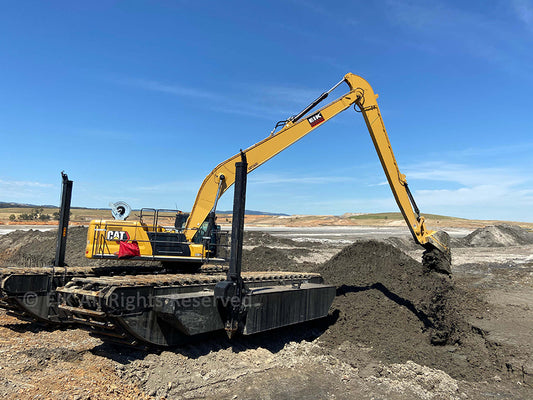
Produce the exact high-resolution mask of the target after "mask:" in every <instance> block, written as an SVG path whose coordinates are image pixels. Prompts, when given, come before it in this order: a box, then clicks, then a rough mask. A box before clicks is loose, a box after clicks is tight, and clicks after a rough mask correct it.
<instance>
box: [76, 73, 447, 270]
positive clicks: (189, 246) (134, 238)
mask: <svg viewBox="0 0 533 400" xmlns="http://www.w3.org/2000/svg"><path fill="white" fill-rule="evenodd" d="M343 83H346V84H347V85H348V87H349V91H348V92H347V93H346V94H344V95H342V96H341V97H339V98H338V99H336V100H334V101H332V102H331V103H329V104H327V105H325V106H323V107H322V108H320V109H316V107H317V106H318V105H319V104H320V103H321V102H323V101H324V100H325V99H326V98H327V97H328V96H329V95H330V93H331V92H332V91H333V90H335V89H336V88H337V87H339V86H340V85H341V84H343ZM377 98H378V96H377V94H375V93H374V91H373V89H372V87H371V86H370V85H369V84H368V82H367V81H366V80H364V79H363V78H361V77H359V76H357V75H354V74H351V73H348V74H346V75H345V76H344V78H343V79H342V80H341V81H340V82H338V83H337V84H336V85H334V86H333V87H332V88H331V89H329V90H328V91H326V92H324V93H322V94H321V95H320V96H319V97H318V98H317V99H316V100H315V101H313V102H312V103H311V104H310V105H309V106H307V107H306V108H305V109H304V110H303V111H301V112H300V113H298V114H297V115H295V116H292V117H290V118H288V119H287V120H284V121H280V122H278V123H277V124H276V126H275V128H274V130H273V131H272V132H271V133H270V135H269V136H268V137H266V138H265V139H263V140H261V141H260V142H258V143H256V144H254V145H253V146H251V147H249V148H247V149H246V150H244V151H242V153H240V154H236V155H235V156H233V157H230V158H228V159H227V160H225V161H224V162H222V163H220V164H219V165H217V166H216V167H215V169H213V171H211V173H210V174H209V175H207V177H206V178H205V179H204V181H203V183H202V185H201V186H200V189H199V191H198V194H197V196H196V200H195V202H194V205H193V207H192V211H191V213H190V215H189V216H188V218H187V219H186V223H185V224H184V223H183V222H184V221H185V218H186V215H185V214H183V213H181V212H179V211H176V221H175V224H174V226H173V227H170V228H169V227H164V226H163V225H162V224H160V223H159V220H160V218H159V216H160V212H159V211H158V210H144V209H143V210H141V215H140V219H139V221H134V222H131V221H125V220H95V221H92V222H91V224H90V227H89V231H88V238H87V239H88V240H87V249H86V256H87V257H88V258H102V259H117V258H121V257H128V258H134V259H142V260H157V261H162V262H167V263H179V264H180V265H184V264H186V263H190V264H191V266H194V268H196V267H197V266H199V265H202V264H204V263H206V262H208V261H211V262H218V261H222V260H221V259H220V258H218V257H217V256H218V255H219V251H218V249H219V246H218V245H219V242H220V231H219V228H218V227H217V225H216V224H215V211H216V205H217V202H218V200H219V199H220V197H221V196H222V194H223V193H224V192H225V191H226V190H227V189H228V188H229V187H230V186H231V185H233V183H234V182H235V169H234V165H235V163H236V161H239V159H240V157H241V154H244V155H245V156H246V158H247V160H248V167H247V168H248V169H247V172H248V173H250V172H251V171H253V170H254V169H256V168H257V167H259V166H260V165H262V164H263V163H265V162H266V161H268V160H269V159H271V158H272V157H274V156H275V155H276V154H278V153H280V152H281V151H283V150H284V149H286V148H288V147H289V146H291V145H292V144H294V143H295V142H296V141H298V140H299V139H301V138H303V137H304V136H305V135H307V134H308V133H310V132H311V131H312V130H314V129H316V128H318V127H319V126H321V125H323V124H324V123H326V122H327V121H329V120H330V119H332V118H334V117H335V116H336V115H338V114H339V113H341V112H342V111H344V110H346V109H348V108H349V107H353V108H354V109H355V111H357V112H359V113H361V114H362V115H363V118H364V120H365V122H366V125H367V127H368V131H369V133H370V136H371V137H372V140H373V142H374V146H375V148H376V151H377V154H378V156H379V159H380V161H381V165H382V166H383V170H384V171H385V175H386V176H387V180H388V182H389V185H390V187H391V189H392V193H393V195H394V198H395V199H396V202H397V204H398V207H399V208H400V210H401V212H402V214H403V217H404V219H405V222H406V223H407V226H408V227H409V230H410V231H411V233H412V235H413V238H414V240H415V241H416V242H417V243H418V244H420V245H422V246H424V247H425V248H426V250H427V252H426V254H425V256H424V262H425V264H427V265H428V266H430V267H431V268H433V269H436V270H442V271H443V272H448V273H449V264H450V250H449V245H448V238H447V236H446V234H444V233H443V232H435V231H432V230H429V229H427V228H426V225H425V221H424V217H422V216H421V215H420V211H419V209H418V207H417V205H416V203H415V201H414V199H413V196H412V194H411V192H410V190H409V186H408V185H407V180H406V178H405V175H404V174H402V173H401V172H400V170H399V168H398V164H397V162H396V159H395V157H394V153H393V151H392V147H391V144H390V142H389V138H388V135H387V131H386V130H385V125H384V123H383V119H382V117H381V113H380V111H379V107H378V104H377V101H376V99H377ZM132 243H133V250H132V251H128V250H131V249H123V248H124V247H126V246H129V247H131V246H132ZM122 250H124V251H122ZM122 254H125V255H122Z"/></svg>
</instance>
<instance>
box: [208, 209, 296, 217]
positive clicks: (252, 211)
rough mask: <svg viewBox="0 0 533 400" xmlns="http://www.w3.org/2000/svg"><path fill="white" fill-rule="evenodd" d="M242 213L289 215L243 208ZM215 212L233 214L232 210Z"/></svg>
mask: <svg viewBox="0 0 533 400" xmlns="http://www.w3.org/2000/svg"><path fill="white" fill-rule="evenodd" d="M244 213H245V214H246V215H272V216H282V217H288V216H289V214H282V213H271V212H265V211H254V210H244ZM217 214H233V211H217Z"/></svg>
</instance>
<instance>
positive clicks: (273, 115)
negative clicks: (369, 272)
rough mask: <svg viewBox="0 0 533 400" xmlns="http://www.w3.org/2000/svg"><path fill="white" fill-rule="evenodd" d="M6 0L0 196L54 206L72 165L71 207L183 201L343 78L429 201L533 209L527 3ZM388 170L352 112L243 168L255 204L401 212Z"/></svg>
mask: <svg viewBox="0 0 533 400" xmlns="http://www.w3.org/2000/svg"><path fill="white" fill-rule="evenodd" d="M0 7H1V10H0V11H1V12H0V54H1V63H0V135H1V138H2V146H1V147H0V163H1V164H0V165H2V168H1V170H0V201H16V202H24V203H33V204H58V203H59V183H60V172H61V171H62V170H65V171H66V172H67V173H68V174H69V177H70V178H71V179H73V180H74V193H73V205H75V206H88V207H106V206H107V205H108V203H109V202H112V201H118V200H123V201H126V202H128V203H130V204H131V205H132V207H134V208H140V207H161V208H174V207H178V208H180V209H183V210H189V209H190V208H191V207H192V204H193V201H194V198H195V195H196V192H197V190H198V188H199V186H200V184H201V182H202V180H203V178H204V177H205V176H206V175H207V174H208V173H209V172H210V171H211V169H213V168H214V167H215V166H216V165H217V164H218V163H219V162H221V161H223V160H225V159H226V158H228V157H230V156H232V155H233V154H235V153H237V152H238V150H239V149H240V148H246V147H248V146H250V145H252V144H254V143H256V142H257V141H259V140H261V139H262V138H264V137H265V136H267V135H268V134H269V132H270V131H271V129H272V128H273V126H274V124H275V122H276V121H278V120H281V119H285V118H287V117H288V116H291V115H294V114H296V113H297V112H299V111H300V110H301V109H303V108H304V107H305V106H306V105H307V104H308V103H310V102H311V101H312V100H313V99H314V98H316V97H317V96H318V95H319V94H320V93H322V92H323V91H324V90H325V89H328V88H329V87H331V86H332V85H333V84H335V83H336V82H338V81H339V80H340V79H341V78H342V77H343V76H344V74H345V73H347V72H352V73H355V74H357V75H361V76H362V77H364V78H365V79H366V80H368V81H369V83H370V84H371V85H372V86H373V88H374V90H375V91H376V93H378V94H379V95H380V97H379V99H378V102H379V104H380V107H381V111H382V115H383V118H384V121H385V125H386V127H387V130H388V133H389V136H390V140H391V143H392V146H393V149H394V151H395V154H396V158H397V160H398V163H399V165H400V168H401V170H402V172H404V173H405V174H406V175H407V179H408V181H409V184H410V187H411V189H412V191H413V192H414V195H415V198H416V199H417V202H418V203H419V206H420V208H421V210H422V212H426V213H438V214H445V215H453V216H459V217H467V218H479V219H503V220H516V221H533V175H532V173H531V171H532V169H533V168H532V167H533V160H532V158H533V157H532V154H533V136H532V133H533V116H532V114H533V100H532V96H531V93H533V50H532V49H533V1H531V0H501V1H500V0H493V1H490V2H487V1H466V2H465V1H432V0H427V1H423V0H420V1H418V0H413V1H395V0H378V1H372V2H353V1H330V2H323V1H314V0H313V1H307V0H289V1H269V2H253V1H226V2H222V1H204V2H194V1H185V0H184V1H170V0H166V1H90V2H88V1H84V2H73V1H53V2H43V1H20V2H11V1H1V2H0ZM345 88H346V87H344V88H343V89H342V90H340V91H338V92H336V93H338V94H339V95H340V94H341V92H343V91H345ZM384 182H385V176H384V173H383V171H382V169H381V166H380V164H379V161H378V157H377V155H376V153H375V151H374V148H373V146H372V142H371V139H370V137H369V135H368V132H367V130H366V128H365V126H364V122H363V120H362V117H361V116H360V115H359V114H356V113H354V112H353V111H352V110H347V111H345V112H344V113H343V114H341V115H339V116H338V117H337V118H335V119H334V120H332V121H330V122H328V123H327V124H325V125H323V126H322V127H320V128H318V129H317V130H315V131H314V132H312V133H311V134H310V135H308V136H307V137H306V138H304V139H303V140H301V141H300V142H298V143H296V144H295V145H294V146H292V147H291V148H290V149H288V150H286V151H284V152H283V153H281V154H280V155H278V156H277V157H275V158H274V159H272V160H271V161H269V162H268V163H266V164H265V165H263V166H261V167H260V168H258V169H257V170H256V171H254V172H253V173H251V174H250V176H249V183H248V198H247V208H248V209H255V210H263V211H271V212H283V213H289V214H342V213H345V212H383V211H396V210H397V207H396V205H395V203H394V200H393V198H392V194H391V192H390V189H389V188H388V186H387V185H386V184H384ZM231 205H232V191H229V192H227V193H226V195H225V196H224V197H223V199H222V200H221V202H220V204H219V209H231Z"/></svg>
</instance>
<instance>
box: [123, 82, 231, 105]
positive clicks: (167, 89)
mask: <svg viewBox="0 0 533 400" xmlns="http://www.w3.org/2000/svg"><path fill="white" fill-rule="evenodd" d="M116 82H117V83H120V84H123V85H128V86H134V87H137V88H140V89H145V90H150V91H153V92H162V93H169V94H173V95H176V96H183V97H194V98H199V99H209V100H220V99H221V97H220V96H219V95H218V94H216V93H212V92H209V91H206V90H201V89H195V88H191V87H187V86H182V85H177V84H168V83H163V82H158V81H155V80H146V79H120V80H117V81H116Z"/></svg>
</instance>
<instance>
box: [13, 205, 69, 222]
mask: <svg viewBox="0 0 533 400" xmlns="http://www.w3.org/2000/svg"><path fill="white" fill-rule="evenodd" d="M17 219H18V220H19V221H50V220H51V219H54V220H58V221H59V211H56V212H54V213H53V214H52V215H50V214H45V213H44V208H43V207H36V208H32V210H31V211H30V212H29V213H22V214H20V215H19V216H18V217H17V216H16V215H15V214H11V215H10V216H9V220H10V221H15V220H17Z"/></svg>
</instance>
